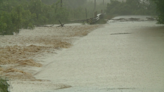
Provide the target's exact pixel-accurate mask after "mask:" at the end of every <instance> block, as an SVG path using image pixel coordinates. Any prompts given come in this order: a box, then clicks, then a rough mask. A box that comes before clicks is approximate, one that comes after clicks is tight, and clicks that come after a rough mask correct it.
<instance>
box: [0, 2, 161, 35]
mask: <svg viewBox="0 0 164 92" xmlns="http://www.w3.org/2000/svg"><path fill="white" fill-rule="evenodd" d="M94 1H95V0H93V1H90V2H87V0H62V3H61V0H0V34H4V35H7V34H9V35H11V34H13V32H19V29H22V28H34V26H40V25H45V24H55V23H58V21H59V20H60V21H62V22H68V21H72V20H81V19H86V18H91V17H94V13H95V12H96V11H97V12H98V13H99V12H101V11H102V10H105V12H106V13H107V14H108V15H136V14H138V15H156V14H158V22H159V23H164V11H163V9H164V5H163V3H164V1H163V0H142V2H141V0H126V2H120V1H117V0H111V3H108V4H104V3H103V2H102V3H100V4H97V5H96V7H97V8H96V7H95V4H94ZM61 4H62V7H61ZM95 8H96V9H95Z"/></svg>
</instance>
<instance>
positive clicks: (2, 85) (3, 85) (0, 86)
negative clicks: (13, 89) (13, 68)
mask: <svg viewBox="0 0 164 92" xmlns="http://www.w3.org/2000/svg"><path fill="white" fill-rule="evenodd" d="M9 86H10V85H9V84H8V83H7V80H6V79H3V78H0V92H9V91H8V88H9Z"/></svg>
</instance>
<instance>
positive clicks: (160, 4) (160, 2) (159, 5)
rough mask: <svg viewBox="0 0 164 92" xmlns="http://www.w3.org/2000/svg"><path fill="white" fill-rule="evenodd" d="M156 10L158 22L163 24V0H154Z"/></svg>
mask: <svg viewBox="0 0 164 92" xmlns="http://www.w3.org/2000/svg"><path fill="white" fill-rule="evenodd" d="M154 2H155V4H156V6H157V11H158V23H160V24H164V0H154Z"/></svg>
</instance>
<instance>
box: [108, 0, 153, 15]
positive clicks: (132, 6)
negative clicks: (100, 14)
mask: <svg viewBox="0 0 164 92" xmlns="http://www.w3.org/2000/svg"><path fill="white" fill-rule="evenodd" d="M106 12H107V13H108V14H113V15H136V14H137V15H154V14H155V5H154V3H153V2H149V1H145V0H143V1H142V2H141V0H126V1H125V2H120V1H117V0H111V3H108V4H107V9H106Z"/></svg>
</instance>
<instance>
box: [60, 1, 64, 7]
mask: <svg viewBox="0 0 164 92" xmlns="http://www.w3.org/2000/svg"><path fill="white" fill-rule="evenodd" d="M60 3H61V6H60V7H61V8H62V6H63V1H62V0H61V2H60Z"/></svg>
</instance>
